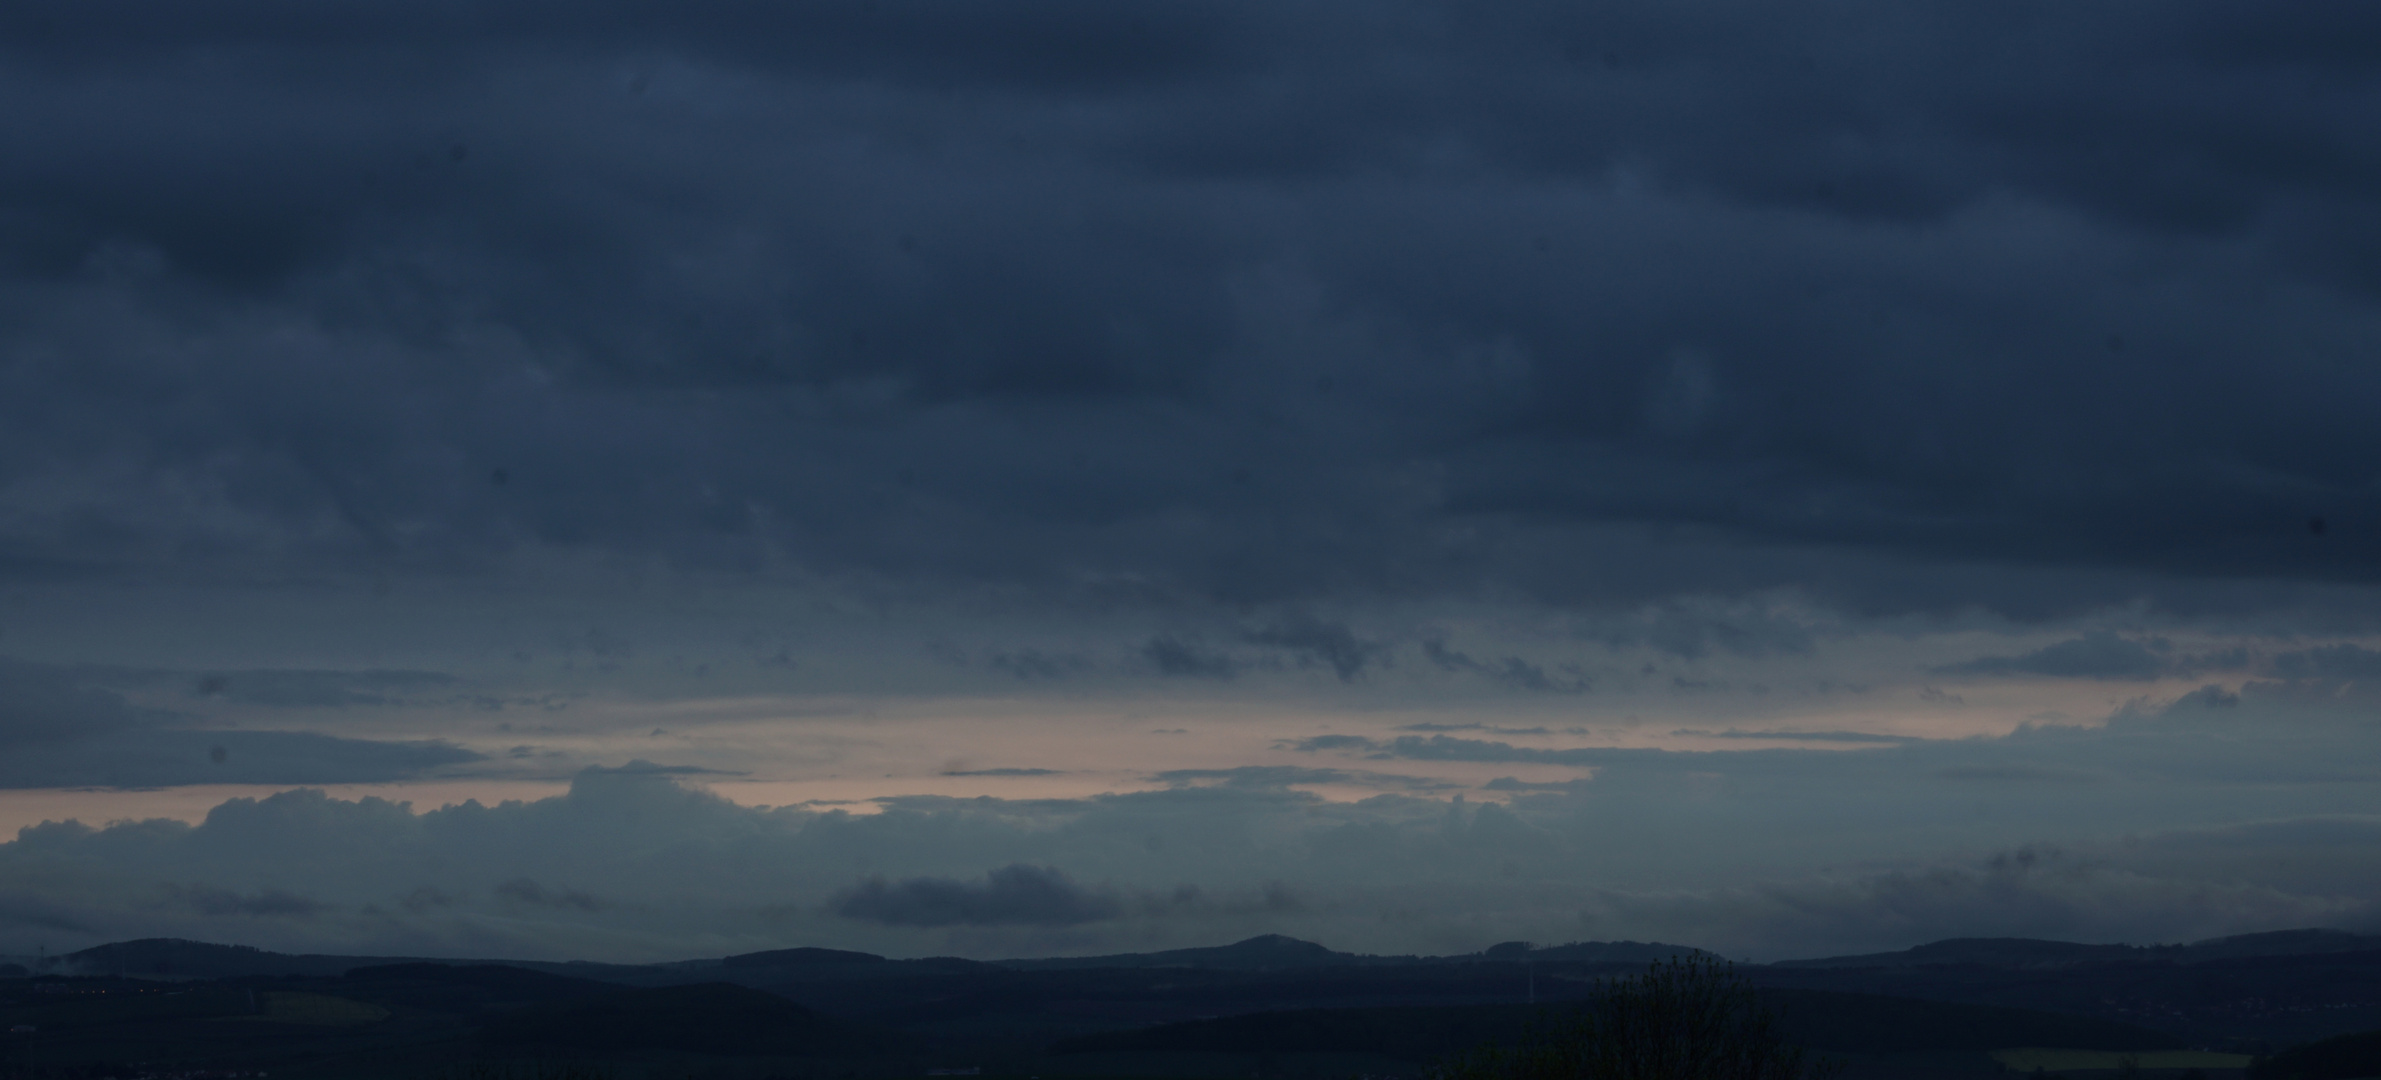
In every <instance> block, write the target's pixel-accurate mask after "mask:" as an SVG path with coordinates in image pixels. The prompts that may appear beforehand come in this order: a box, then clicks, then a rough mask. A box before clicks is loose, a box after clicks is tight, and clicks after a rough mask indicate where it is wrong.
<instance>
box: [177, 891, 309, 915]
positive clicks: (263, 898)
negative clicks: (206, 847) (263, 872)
mask: <svg viewBox="0 0 2381 1080" xmlns="http://www.w3.org/2000/svg"><path fill="white" fill-rule="evenodd" d="M164 892H165V897H166V901H167V902H168V903H171V904H177V905H180V906H182V907H186V908H189V909H190V910H192V911H194V912H197V913H198V914H200V915H209V916H224V915H238V916H245V917H248V918H256V919H305V918H312V917H313V916H314V915H316V914H318V913H320V912H321V911H323V910H324V909H325V907H326V906H327V905H324V904H321V903H318V902H316V901H313V900H309V899H306V898H305V897H302V896H298V895H295V894H293V893H289V892H284V891H283V890H280V889H260V890H258V891H256V892H253V893H238V892H233V891H232V890H230V889H218V888H215V887H214V886H211V885H167V886H165V887H164Z"/></svg>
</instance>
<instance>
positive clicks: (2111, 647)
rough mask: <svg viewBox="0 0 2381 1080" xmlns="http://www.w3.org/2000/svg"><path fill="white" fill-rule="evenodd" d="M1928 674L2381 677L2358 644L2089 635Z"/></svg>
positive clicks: (2380, 666)
mask: <svg viewBox="0 0 2381 1080" xmlns="http://www.w3.org/2000/svg"><path fill="white" fill-rule="evenodd" d="M1933 670H1934V671H1935V673H1937V674H1943V675H2049V676H2054V677H2058V678H2070V679H2131V680H2137V681H2147V680H2152V679H2162V678H2195V677H2198V676H2200V675H2202V674H2205V673H2208V672H2249V673H2253V674H2257V675H2263V676H2267V677H2269V678H2274V679H2281V680H2285V681H2292V682H2297V681H2304V680H2318V681H2321V680H2333V681H2337V680H2349V679H2360V678H2371V677H2372V676H2374V675H2376V674H2381V652H2375V651H2373V650H2371V649H2368V648H2365V647H2364V646H2362V645H2354V644H2338V645H2318V646H2314V647H2312V648H2305V649H2288V650H2283V651H2281V652H2273V653H2267V652H2263V651H2259V650H2253V649H2250V648H2247V647H2245V646H2239V647H2234V648H2231V649H2224V650H2219V651H2216V652H2210V653H2184V652H2178V651H2177V650H2176V649H2175V647H2174V644H2173V643H2172V642H2170V641H2168V640H2166V639H2165V638H2161V637H2143V638H2128V637H2124V636H2121V635H2117V634H2112V633H2108V632H2106V631H2095V632H2092V633H2088V634H2084V635H2083V636H2081V637H2075V638H2070V639H2068V640H2066V641H2060V642H2054V643H2052V644H2049V645H2045V646H2043V647H2042V648H2039V649H2036V650H2034V651H2032V652H2028V653H2022V654H2019V655H2015V656H1985V657H1978V658H1977V659H1974V660H1966V661H1962V662H1960V663H1956V664H1945V665H1941V666H1938V667H1936V668H1934V669H1933Z"/></svg>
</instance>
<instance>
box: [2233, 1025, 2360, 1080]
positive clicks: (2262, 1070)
mask: <svg viewBox="0 0 2381 1080" xmlns="http://www.w3.org/2000/svg"><path fill="white" fill-rule="evenodd" d="M2253 1075H2254V1077H2255V1080H2353V1078H2357V1077H2367V1076H2381V1031H2360V1032H2357V1033H2356V1034H2354V1035H2341V1036H2338V1037H2336V1038H2330V1039H2325V1040H2323V1041H2321V1042H2314V1043H2308V1044H2307V1045H2305V1046H2301V1047H2298V1048H2296V1049H2293V1050H2290V1051H2288V1052H2286V1053H2283V1054H2280V1055H2277V1056H2275V1057H2274V1058H2272V1059H2270V1060H2267V1061H2265V1062H2262V1063H2260V1064H2259V1065H2258V1066H2257V1069H2256V1071H2255V1073H2254V1074H2253Z"/></svg>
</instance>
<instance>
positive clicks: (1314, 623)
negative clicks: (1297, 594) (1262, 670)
mask: <svg viewBox="0 0 2381 1080" xmlns="http://www.w3.org/2000/svg"><path fill="white" fill-rule="evenodd" d="M1245 637H1246V640H1247V641H1249V642H1250V643H1251V644H1256V645H1270V646H1272V647H1274V648H1277V649H1282V650H1286V651H1287V652H1289V653H1290V654H1291V655H1292V656H1295V657H1297V658H1298V663H1299V664H1301V665H1317V664H1319V665H1322V666H1325V667H1328V668H1330V669H1331V670H1332V671H1333V672H1334V673H1336V674H1337V675H1338V676H1339V681H1341V682H1353V681H1355V678H1356V676H1358V675H1361V674H1363V673H1364V669H1365V668H1366V667H1368V666H1371V665H1373V664H1379V663H1386V662H1387V660H1388V655H1389V650H1388V647H1387V646H1386V645H1383V644H1381V643H1380V642H1377V641H1365V640H1362V639H1360V638H1358V637H1357V636H1356V634H1355V632H1354V631H1352V630H1350V629H1348V628H1347V627H1346V626H1345V625H1343V624H1341V623H1335V622H1326V621H1324V620H1322V619H1317V618H1315V617H1313V616H1311V615H1293V616H1291V617H1289V618H1287V619H1284V620H1282V621H1280V622H1278V623H1274V624H1273V625H1271V626H1267V627H1264V628H1262V629H1258V630H1251V631H1249V632H1248V633H1247V635H1245Z"/></svg>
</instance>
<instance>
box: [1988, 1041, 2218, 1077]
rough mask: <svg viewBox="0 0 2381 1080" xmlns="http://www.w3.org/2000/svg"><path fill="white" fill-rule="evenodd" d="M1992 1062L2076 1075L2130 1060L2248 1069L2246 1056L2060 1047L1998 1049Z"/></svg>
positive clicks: (2150, 1065)
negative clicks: (2129, 1051) (2128, 1051)
mask: <svg viewBox="0 0 2381 1080" xmlns="http://www.w3.org/2000/svg"><path fill="white" fill-rule="evenodd" d="M1992 1059H1993V1060H1994V1061H1998V1062H2000V1063H2001V1065H2002V1066H2003V1067H2005V1068H2008V1069H2010V1070H2013V1071H2016V1072H2033V1071H2034V1070H2036V1069H2042V1070H2044V1071H2046V1072H2074V1071H2082V1070H2091V1069H2121V1068H2124V1067H2125V1063H2126V1062H2128V1061H2130V1062H2132V1063H2133V1066H2134V1067H2135V1068H2139V1069H2246V1068H2248V1067H2249V1055H2247V1054H2218V1053H2215V1052H2213V1051H2208V1050H2143V1051H2140V1052H2138V1053H2127V1052H2124V1051H2120V1050H2068V1049H2062V1048H2059V1047H2045V1046H2019V1047H2013V1048H2010V1049H2007V1050H1995V1051H1993V1052H1992Z"/></svg>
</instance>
